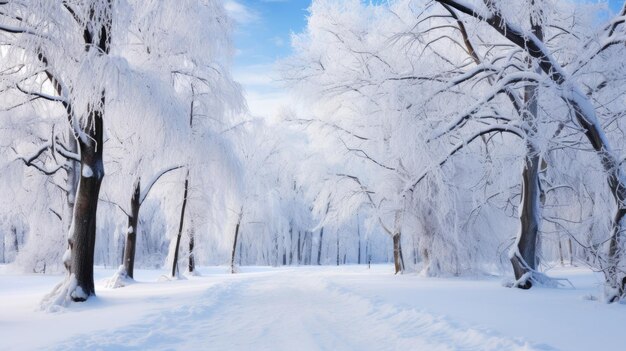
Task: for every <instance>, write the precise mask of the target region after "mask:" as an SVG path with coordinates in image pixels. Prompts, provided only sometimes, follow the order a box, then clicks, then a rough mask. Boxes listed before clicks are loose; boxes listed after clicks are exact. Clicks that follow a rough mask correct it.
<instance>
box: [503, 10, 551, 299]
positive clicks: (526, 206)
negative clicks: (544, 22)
mask: <svg viewBox="0 0 626 351" xmlns="http://www.w3.org/2000/svg"><path fill="white" fill-rule="evenodd" d="M531 26H532V32H533V34H534V35H535V36H536V37H537V38H538V39H539V40H543V29H542V27H541V24H540V23H536V22H535V21H534V20H533V19H531ZM531 64H532V62H530V59H529V66H530V65H531ZM536 72H537V73H541V68H539V67H537V69H536ZM537 94H538V88H537V86H536V85H528V86H526V87H525V88H524V102H525V105H526V110H525V111H522V120H523V121H524V122H525V123H526V124H527V125H528V132H527V133H528V134H529V135H528V137H527V140H526V157H525V158H524V170H523V171H522V199H521V204H520V207H521V213H520V231H519V235H518V237H517V241H516V248H515V251H513V252H512V254H511V264H512V265H513V272H514V274H515V279H516V280H517V287H519V288H521V289H530V288H531V287H532V279H531V277H528V276H526V277H525V279H524V280H521V279H522V277H524V275H525V274H527V273H531V274H532V272H533V271H535V270H536V269H537V255H536V252H537V239H538V232H539V224H540V221H541V205H540V195H541V187H540V185H539V171H540V162H541V160H540V157H539V150H537V149H536V147H535V145H534V143H533V138H534V137H535V135H536V134H537V116H538V103H537Z"/></svg>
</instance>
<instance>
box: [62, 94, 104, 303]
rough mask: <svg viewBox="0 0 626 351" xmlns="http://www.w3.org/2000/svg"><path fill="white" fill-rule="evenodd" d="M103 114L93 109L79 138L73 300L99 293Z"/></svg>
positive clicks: (71, 246)
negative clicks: (97, 251)
mask: <svg viewBox="0 0 626 351" xmlns="http://www.w3.org/2000/svg"><path fill="white" fill-rule="evenodd" d="M101 99H102V108H104V103H105V97H104V93H103V94H102V98H101ZM102 117H103V112H102V111H99V110H92V111H91V112H90V118H89V121H92V122H93V125H92V127H90V128H85V129H84V130H83V132H84V133H85V134H87V136H85V137H82V138H80V137H79V138H78V140H77V141H78V147H79V150H80V161H81V162H80V166H81V175H80V180H79V184H78V191H77V193H76V201H75V205H74V215H73V218H72V235H71V237H70V239H69V246H70V251H71V265H70V267H69V269H70V274H71V276H73V277H74V278H75V279H76V287H75V288H74V290H73V291H70V297H71V298H72V300H73V301H85V300H87V299H88V298H89V296H92V295H95V294H96V291H95V288H94V281H93V259H94V249H95V243H96V214H97V210H98V196H99V194H100V186H101V184H102V179H103V178H104V164H103V162H102V149H103V147H104V143H103V121H102Z"/></svg>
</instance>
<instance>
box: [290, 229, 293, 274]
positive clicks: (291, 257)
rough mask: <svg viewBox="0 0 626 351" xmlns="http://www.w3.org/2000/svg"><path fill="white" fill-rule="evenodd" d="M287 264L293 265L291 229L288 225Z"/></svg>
mask: <svg viewBox="0 0 626 351" xmlns="http://www.w3.org/2000/svg"><path fill="white" fill-rule="evenodd" d="M289 264H290V265H292V264H293V227H292V226H291V224H289Z"/></svg>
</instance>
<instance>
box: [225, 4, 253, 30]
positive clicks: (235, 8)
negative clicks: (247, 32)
mask: <svg viewBox="0 0 626 351" xmlns="http://www.w3.org/2000/svg"><path fill="white" fill-rule="evenodd" d="M224 8H225V9H226V12H228V15H229V16H230V17H232V18H233V19H234V20H235V21H236V22H237V23H239V24H241V25H246V24H250V23H254V22H257V21H258V20H259V19H260V17H259V15H258V14H257V13H256V12H255V11H254V10H252V9H251V8H249V7H247V6H246V5H244V4H242V3H240V2H237V1H235V0H226V2H225V3H224Z"/></svg>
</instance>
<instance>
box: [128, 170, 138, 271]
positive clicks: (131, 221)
mask: <svg viewBox="0 0 626 351" xmlns="http://www.w3.org/2000/svg"><path fill="white" fill-rule="evenodd" d="M140 196H141V180H140V179H139V178H138V179H137V182H136V183H135V190H134V191H133V196H132V197H131V198H130V213H129V215H128V227H127V228H126V245H124V270H125V271H126V275H127V276H128V277H130V278H133V274H134V269H135V249H136V246H137V222H138V220H139V209H140V207H141V202H140Z"/></svg>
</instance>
